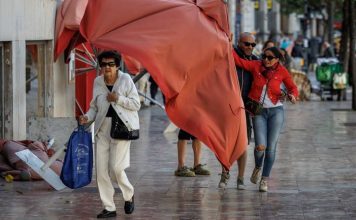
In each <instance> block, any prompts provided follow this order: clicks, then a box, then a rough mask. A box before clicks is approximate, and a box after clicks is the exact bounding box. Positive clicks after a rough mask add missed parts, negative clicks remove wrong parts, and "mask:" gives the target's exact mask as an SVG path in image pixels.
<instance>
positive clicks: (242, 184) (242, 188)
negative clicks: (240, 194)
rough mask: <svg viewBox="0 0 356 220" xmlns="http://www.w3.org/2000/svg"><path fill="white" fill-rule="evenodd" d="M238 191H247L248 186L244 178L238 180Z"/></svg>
mask: <svg viewBox="0 0 356 220" xmlns="http://www.w3.org/2000/svg"><path fill="white" fill-rule="evenodd" d="M237 189H238V190H245V189H246V185H245V184H244V178H240V177H238V178H237Z"/></svg>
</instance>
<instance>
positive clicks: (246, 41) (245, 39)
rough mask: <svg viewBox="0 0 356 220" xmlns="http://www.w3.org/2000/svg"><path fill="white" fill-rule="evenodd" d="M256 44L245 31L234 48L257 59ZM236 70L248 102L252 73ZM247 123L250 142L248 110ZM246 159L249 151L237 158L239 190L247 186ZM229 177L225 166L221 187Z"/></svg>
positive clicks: (252, 37) (250, 126) (245, 99)
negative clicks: (253, 52)
mask: <svg viewBox="0 0 356 220" xmlns="http://www.w3.org/2000/svg"><path fill="white" fill-rule="evenodd" d="M255 46H256V41H255V37H254V36H253V35H252V34H251V33H248V32H245V33H242V34H241V35H240V37H239V41H238V45H237V47H236V48H234V50H235V51H236V53H237V54H238V55H239V56H240V57H242V58H244V59H246V60H257V59H258V58H257V57H256V56H255V55H253V54H252V51H253V49H254V47H255ZM236 71H237V75H238V78H239V85H240V89H241V96H242V99H243V101H244V103H246V101H247V97H248V93H249V92H250V89H251V85H252V80H253V78H252V74H250V73H249V72H247V71H246V70H244V69H242V68H240V67H237V66H236ZM246 125H247V126H246V127H247V139H248V144H249V143H250V140H251V133H252V123H251V117H250V115H249V113H248V112H247V111H246ZM246 161H247V152H246V151H245V152H244V153H243V154H242V155H241V157H240V158H239V159H238V160H237V165H238V177H237V189H239V190H243V189H245V188H246V186H245V184H244V174H245V167H246ZM229 178H230V174H229V172H228V171H226V170H224V168H223V171H222V174H221V179H220V182H219V187H220V188H224V187H225V186H226V184H227V181H228V179H229Z"/></svg>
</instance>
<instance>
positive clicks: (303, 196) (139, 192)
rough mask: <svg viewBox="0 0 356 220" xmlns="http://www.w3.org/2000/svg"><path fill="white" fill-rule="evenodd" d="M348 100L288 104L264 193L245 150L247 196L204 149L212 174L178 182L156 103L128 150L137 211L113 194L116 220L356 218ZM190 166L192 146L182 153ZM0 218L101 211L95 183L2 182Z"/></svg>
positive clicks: (355, 125)
mask: <svg viewBox="0 0 356 220" xmlns="http://www.w3.org/2000/svg"><path fill="white" fill-rule="evenodd" d="M350 108H351V102H350V101H345V102H336V101H334V102H320V101H311V102H301V103H299V104H298V105H290V104H288V105H287V106H286V123H285V125H284V129H283V133H282V135H281V137H280V141H279V145H278V147H277V156H276V162H275V164H274V167H273V169H272V173H271V179H270V181H269V191H268V192H267V193H261V192H259V191H258V186H257V185H254V184H252V183H251V182H250V181H249V177H250V175H251V172H252V169H253V143H252V144H251V145H250V147H249V148H248V165H247V168H246V175H245V183H246V185H247V189H246V190H244V191H241V190H237V189H236V170H237V169H236V164H234V166H233V168H232V171H231V174H232V175H231V178H230V181H229V183H228V186H227V188H226V189H225V190H222V189H218V188H217V185H218V182H219V179H220V176H219V173H220V166H219V163H218V162H217V160H216V159H215V156H214V155H213V154H212V153H211V152H210V150H209V149H208V148H206V147H205V148H204V149H203V154H202V162H203V163H206V164H207V167H208V168H209V169H210V171H211V173H212V174H211V176H205V177H202V176H197V177H191V178H184V177H175V176H174V170H175V169H176V166H177V154H176V151H177V150H176V143H177V135H176V134H175V133H173V134H172V133H171V134H163V130H164V129H165V128H166V127H167V125H168V123H169V121H168V120H167V118H166V116H165V113H164V111H163V110H161V109H160V108H158V107H157V106H152V107H145V108H143V109H142V110H141V111H140V115H141V138H140V139H139V140H137V141H134V142H133V144H132V147H131V167H130V168H129V169H127V174H128V176H129V179H130V181H131V182H132V184H134V186H135V202H136V208H135V211H134V213H133V214H132V215H125V214H124V211H123V206H124V201H123V199H122V196H121V193H120V190H119V189H117V195H116V196H115V202H116V205H117V208H118V210H117V211H118V216H117V219H184V220H185V219H338V220H340V219H356V205H355V204H356V112H352V111H350V110H349V109H350ZM186 161H187V165H188V166H192V161H193V157H192V148H191V146H190V144H189V145H188V148H187V160H186ZM0 198H1V200H0V219H66V220H69V219H95V218H96V214H97V213H99V212H100V211H101V210H102V207H101V202H100V199H99V195H98V191H97V189H96V186H95V182H94V181H93V182H92V184H90V185H89V186H87V187H84V188H82V189H78V190H69V189H68V190H63V191H60V192H57V191H53V190H52V189H51V188H50V187H49V186H48V185H47V184H46V183H45V182H44V181H39V182H13V183H6V182H5V181H4V180H3V179H0Z"/></svg>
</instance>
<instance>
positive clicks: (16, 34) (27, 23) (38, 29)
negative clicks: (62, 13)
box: [0, 0, 57, 41]
mask: <svg viewBox="0 0 356 220" xmlns="http://www.w3.org/2000/svg"><path fill="white" fill-rule="evenodd" d="M56 5H57V2H56V0H0V30H1V31H0V41H12V40H49V39H53V35H54V29H53V27H54V22H55V10H56Z"/></svg>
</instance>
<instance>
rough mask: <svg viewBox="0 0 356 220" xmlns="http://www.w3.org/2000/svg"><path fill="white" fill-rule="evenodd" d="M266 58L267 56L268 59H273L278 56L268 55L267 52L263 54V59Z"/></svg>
mask: <svg viewBox="0 0 356 220" xmlns="http://www.w3.org/2000/svg"><path fill="white" fill-rule="evenodd" d="M266 58H267V60H269V61H271V60H273V59H276V58H277V57H274V56H268V55H266V54H262V59H263V60H264V59H266Z"/></svg>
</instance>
